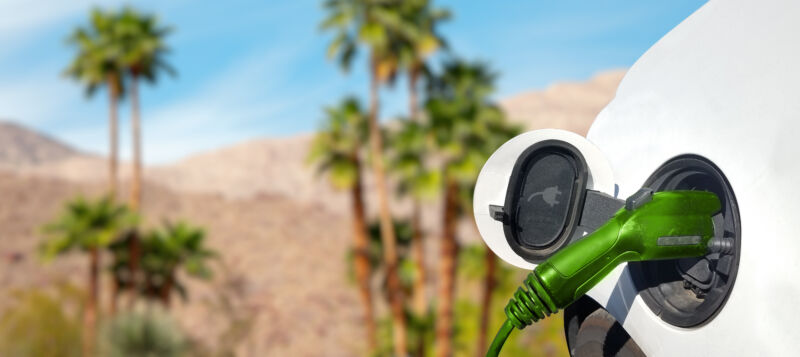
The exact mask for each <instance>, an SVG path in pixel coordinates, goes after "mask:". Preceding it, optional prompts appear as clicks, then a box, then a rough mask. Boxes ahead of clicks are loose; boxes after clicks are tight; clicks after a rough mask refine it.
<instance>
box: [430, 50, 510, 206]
mask: <svg viewBox="0 0 800 357" xmlns="http://www.w3.org/2000/svg"><path fill="white" fill-rule="evenodd" d="M495 77H496V76H495V74H494V73H492V72H491V70H489V68H488V67H487V66H486V65H485V64H482V63H469V62H464V61H460V60H454V61H450V62H447V63H445V64H444V68H443V69H442V71H441V73H439V74H437V75H435V76H433V77H431V78H430V79H429V80H428V88H427V96H428V99H427V101H426V103H425V110H426V113H427V114H428V120H429V123H428V125H429V127H430V131H431V133H432V134H431V135H432V136H433V143H434V146H435V148H436V153H437V156H439V159H440V160H441V161H442V166H443V168H442V171H443V175H444V177H445V181H453V182H455V183H456V184H457V185H458V186H459V187H460V190H459V199H460V203H461V204H460V207H461V211H462V212H467V211H469V210H470V209H469V207H471V204H472V198H471V196H472V192H473V189H474V186H475V180H476V179H477V176H478V173H479V172H480V169H481V167H483V164H484V163H485V162H486V160H488V158H489V156H491V154H492V153H493V152H494V151H495V150H496V149H497V148H498V147H500V145H502V144H503V143H505V142H506V141H508V140H509V139H511V138H512V137H514V136H516V135H517V134H519V132H520V128H519V127H517V126H515V125H512V124H510V123H509V122H508V120H507V119H506V117H505V114H504V113H503V111H502V110H501V109H500V107H499V106H497V104H495V103H494V102H493V101H492V99H491V95H492V94H493V92H494V80H495Z"/></svg>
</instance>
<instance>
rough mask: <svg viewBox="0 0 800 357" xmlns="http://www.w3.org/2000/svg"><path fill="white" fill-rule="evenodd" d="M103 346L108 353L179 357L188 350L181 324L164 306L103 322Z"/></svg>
mask: <svg viewBox="0 0 800 357" xmlns="http://www.w3.org/2000/svg"><path fill="white" fill-rule="evenodd" d="M100 345H101V349H102V352H103V354H102V355H104V356H109V357H134V356H135V357H151V356H152V357H156V356H158V357H176V356H183V355H185V353H186V349H187V343H186V338H185V337H184V334H183V332H182V330H181V328H180V327H179V326H178V325H177V324H176V323H175V322H174V321H173V320H172V319H171V318H170V317H169V315H168V314H167V313H166V312H164V310H162V309H157V308H153V307H150V308H148V309H147V310H146V311H131V312H126V313H123V314H119V315H117V316H115V317H114V318H113V319H111V320H110V321H108V322H107V323H106V324H105V325H104V326H103V330H102V334H101V343H100Z"/></svg>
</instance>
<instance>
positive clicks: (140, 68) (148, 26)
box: [113, 7, 175, 210]
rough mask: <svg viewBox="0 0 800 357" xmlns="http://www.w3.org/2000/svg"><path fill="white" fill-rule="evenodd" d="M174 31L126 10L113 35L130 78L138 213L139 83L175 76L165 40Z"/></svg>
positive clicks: (134, 194) (151, 17)
mask: <svg viewBox="0 0 800 357" xmlns="http://www.w3.org/2000/svg"><path fill="white" fill-rule="evenodd" d="M171 32H172V28H170V27H164V26H161V25H160V24H159V22H158V19H157V18H156V17H155V16H154V15H150V14H141V13H139V12H137V11H136V10H134V9H133V8H130V7H126V8H125V9H123V10H122V11H121V12H120V13H119V14H117V15H116V16H115V21H114V22H113V33H114V37H115V41H117V42H118V44H119V47H120V51H121V53H120V57H121V66H122V67H123V68H124V70H125V71H126V73H127V74H128V75H129V77H130V99H131V133H132V138H133V140H132V142H133V180H132V185H131V200H130V202H131V208H132V209H133V210H138V208H139V205H140V202H141V186H142V174H141V171H142V160H141V120H140V115H139V113H140V110H139V109H140V105H139V80H140V79H144V80H145V81H146V82H147V83H155V82H156V81H157V80H158V78H159V76H160V75H161V74H162V73H167V74H170V75H173V76H174V75H175V70H174V69H173V67H172V66H171V65H170V64H169V63H167V61H166V58H165V57H166V55H167V53H168V52H169V48H168V47H167V45H166V43H165V42H164V39H165V38H166V36H167V35H169V34H170V33H171Z"/></svg>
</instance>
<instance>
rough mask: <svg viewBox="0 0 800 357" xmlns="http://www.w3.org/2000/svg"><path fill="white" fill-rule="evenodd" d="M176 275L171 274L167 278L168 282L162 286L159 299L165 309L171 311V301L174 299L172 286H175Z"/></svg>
mask: <svg viewBox="0 0 800 357" xmlns="http://www.w3.org/2000/svg"><path fill="white" fill-rule="evenodd" d="M174 275H175V273H174V272H170V274H169V275H168V276H167V278H166V281H164V283H163V284H162V285H161V291H159V294H158V297H159V299H160V300H161V303H162V304H164V307H165V308H167V309H169V306H170V300H171V297H172V286H173V285H174V284H175V278H174Z"/></svg>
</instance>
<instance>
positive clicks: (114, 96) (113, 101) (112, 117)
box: [108, 75, 119, 199]
mask: <svg viewBox="0 0 800 357" xmlns="http://www.w3.org/2000/svg"><path fill="white" fill-rule="evenodd" d="M108 92H109V98H108V99H109V103H108V104H109V105H108V108H109V112H108V124H109V125H108V130H109V132H108V138H109V140H108V144H109V150H108V151H109V152H108V190H109V194H110V195H111V198H112V199H114V198H116V194H117V146H118V144H117V141H118V139H117V135H118V134H117V132H118V129H117V103H118V102H119V80H118V79H117V77H115V76H114V75H109V76H108Z"/></svg>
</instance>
